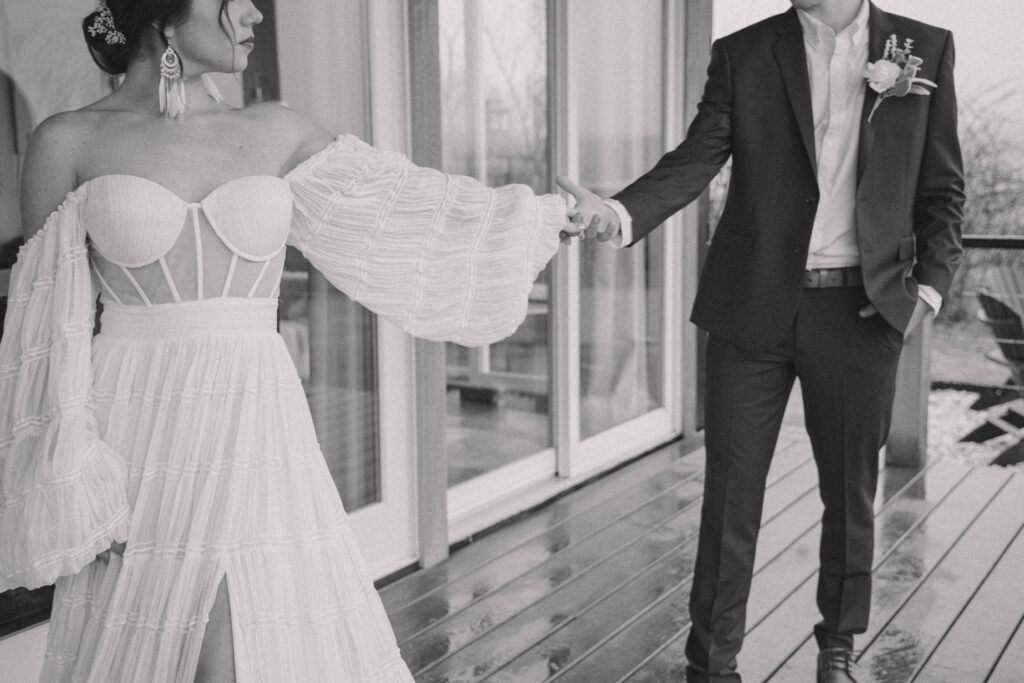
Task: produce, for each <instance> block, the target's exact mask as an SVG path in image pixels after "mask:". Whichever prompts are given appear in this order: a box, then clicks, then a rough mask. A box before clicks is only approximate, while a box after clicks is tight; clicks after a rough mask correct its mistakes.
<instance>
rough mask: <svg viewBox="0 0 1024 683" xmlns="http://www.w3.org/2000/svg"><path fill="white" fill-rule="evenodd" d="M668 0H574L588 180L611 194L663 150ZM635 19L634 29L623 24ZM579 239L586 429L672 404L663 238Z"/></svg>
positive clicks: (583, 168) (595, 430)
mask: <svg viewBox="0 0 1024 683" xmlns="http://www.w3.org/2000/svg"><path fill="white" fill-rule="evenodd" d="M662 4H663V3H662V2H661V1H660V0H640V1H639V2H630V3H624V2H621V1H619V0H570V2H569V17H570V20H569V31H570V35H569V37H568V44H569V64H570V72H569V73H570V75H569V78H570V79H572V81H573V83H574V86H573V88H572V92H573V93H576V94H578V97H579V98H580V99H579V101H577V102H575V103H572V105H571V106H572V111H574V112H576V115H575V117H574V123H575V125H576V126H577V136H578V141H579V146H578V154H579V157H578V169H579V181H580V184H582V185H583V186H584V187H587V188H590V189H591V190H593V191H594V192H596V193H597V194H599V195H601V196H609V195H611V194H613V193H614V192H615V191H617V190H619V189H621V188H623V187H624V186H626V185H627V184H628V183H629V181H630V180H632V179H633V178H636V177H637V176H639V175H640V174H641V173H643V172H644V171H646V170H647V169H648V168H650V166H651V165H653V163H654V162H655V161H656V160H657V159H658V158H659V157H660V156H661V154H662V152H663V150H664V132H663V129H664V120H663V115H662V111H663V98H664V76H663V69H664V60H663V59H662V54H663V50H662V43H663V25H664V19H663V16H662V14H663V9H662ZM623 27H628V29H629V30H623ZM663 239H664V238H663V236H662V235H661V233H660V231H656V232H655V233H654V234H653V235H652V236H651V237H648V238H647V239H645V240H644V241H643V242H641V243H640V244H638V245H637V246H635V247H632V248H629V249H623V250H614V249H610V248H609V247H608V245H606V244H601V243H597V242H594V241H588V240H583V241H582V243H581V245H580V311H579V321H580V361H579V362H580V436H581V438H583V439H587V438H589V437H592V436H594V435H597V434H599V433H602V432H605V431H607V430H609V429H611V428H613V427H616V426H618V425H621V424H624V423H626V422H628V421H630V420H632V419H634V418H637V417H640V416H642V415H645V414H647V413H649V412H651V411H652V410H655V409H657V408H660V407H662V406H664V403H665V394H664V387H663V382H662V378H663V375H664V370H663V366H664V360H665V345H664V342H665V329H664V308H665V296H664V294H665V291H664V281H665V278H664V268H665V265H664V262H665V259H664V247H663Z"/></svg>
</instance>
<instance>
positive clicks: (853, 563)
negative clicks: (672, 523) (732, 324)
mask: <svg viewBox="0 0 1024 683" xmlns="http://www.w3.org/2000/svg"><path fill="white" fill-rule="evenodd" d="M868 303H869V302H868V299H867V295H866V294H865V292H864V290H863V288H862V287H836V288H827V289H804V290H803V292H802V295H801V300H800V303H799V306H798V311H797V315H796V318H795V319H794V321H793V324H792V326H791V327H790V329H789V330H788V331H787V333H786V335H785V337H784V338H783V339H782V340H781V341H779V342H778V343H777V344H776V345H775V346H774V347H772V348H771V349H769V350H768V351H757V352H755V351H749V350H745V349H742V348H739V347H737V346H735V345H733V344H731V343H730V342H728V341H726V340H724V339H722V338H720V337H716V336H714V335H712V336H711V337H710V338H709V340H708V345H707V385H706V386H707V388H706V393H705V420H706V424H705V447H706V451H707V470H706V475H705V482H704V500H703V506H702V511H701V524H700V537H699V545H698V549H697V559H696V565H695V568H694V579H693V585H692V589H691V595H690V617H691V622H692V625H691V630H690V635H689V638H688V641H687V645H686V655H687V659H688V662H689V664H688V666H687V677H688V680H689V681H691V682H696V681H739V680H740V675H739V674H738V673H737V659H736V658H737V655H738V653H739V651H740V647H741V645H742V643H743V636H744V633H745V629H746V604H747V598H748V595H749V592H750V583H751V578H752V573H753V566H754V551H755V546H756V543H757V534H758V530H759V528H760V525H761V510H762V503H763V501H764V489H765V481H766V477H767V474H768V467H769V465H770V463H771V458H772V454H773V452H774V450H775V446H776V442H777V441H778V436H779V429H780V427H781V424H782V418H783V413H784V412H785V408H786V404H787V402H788V399H789V395H790V392H791V390H792V387H793V383H794V380H795V379H799V380H800V387H801V390H802V394H803V404H804V417H805V423H806V427H807V433H808V435H809V437H810V441H811V446H812V449H813V452H814V460H815V463H816V465H817V469H818V481H819V489H820V494H821V499H822V501H823V502H824V512H823V515H822V534H821V547H820V572H819V575H818V592H817V603H818V609H819V611H820V612H821V617H822V620H821V622H820V623H818V624H817V625H816V626H815V628H814V633H815V636H816V638H817V640H818V644H819V646H820V647H837V646H838V647H850V648H852V646H853V636H854V634H856V633H863V632H864V631H865V630H866V628H867V624H868V612H869V609H870V605H871V565H872V556H873V553H874V514H873V507H874V496H875V488H876V485H877V483H878V454H879V450H880V449H881V447H882V446H883V445H884V443H885V440H886V438H887V436H888V432H889V424H890V419H891V412H892V402H893V394H894V391H895V378H896V368H897V364H898V362H899V355H900V351H901V349H902V346H903V335H902V333H901V332H900V331H898V330H896V329H895V328H893V327H892V326H891V325H890V324H889V323H887V322H886V321H885V320H884V319H883V318H882V317H881V316H880V315H877V314H876V315H873V316H871V317H868V318H861V317H860V316H859V314H858V312H859V311H860V310H861V309H862V308H863V307H865V306H867V305H868Z"/></svg>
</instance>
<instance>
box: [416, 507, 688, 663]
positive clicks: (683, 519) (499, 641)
mask: <svg viewBox="0 0 1024 683" xmlns="http://www.w3.org/2000/svg"><path fill="white" fill-rule="evenodd" d="M699 520H700V507H699V506H698V505H694V506H692V507H690V508H688V509H687V510H685V511H683V512H682V513H681V514H680V515H678V516H677V517H676V518H675V519H674V520H672V521H671V522H670V523H668V524H666V525H664V526H663V527H660V528H658V529H657V530H656V531H655V533H653V534H646V535H645V536H644V537H643V538H642V539H641V540H640V541H639V542H638V544H637V546H636V547H635V548H631V549H630V550H629V552H621V553H616V554H615V555H613V556H612V557H610V558H608V560H607V561H606V562H605V563H602V564H601V565H599V566H597V567H595V568H594V569H593V570H592V571H591V572H590V573H589V575H588V576H586V577H581V580H577V581H573V582H570V583H568V584H566V585H565V586H562V587H560V588H559V589H558V590H556V591H555V592H554V593H553V594H552V595H551V596H549V597H547V598H546V599H545V600H544V601H543V602H538V603H535V604H534V605H531V606H530V607H528V608H526V609H525V610H523V611H522V612H520V613H519V614H517V615H515V616H514V617H513V618H511V619H509V620H508V621H506V622H505V623H503V624H501V625H500V626H499V627H498V628H495V629H493V630H491V631H490V632H488V633H486V634H485V635H484V636H482V637H481V638H479V639H478V640H477V641H475V642H474V643H473V644H472V647H467V648H464V649H463V650H461V651H459V652H456V653H454V655H453V656H451V657H450V658H448V659H447V660H445V661H443V662H440V663H439V665H438V666H435V667H432V668H431V669H429V670H428V671H426V672H422V673H421V674H420V675H419V679H420V680H421V681H424V682H425V683H440V682H442V681H466V682H468V681H474V680H479V679H481V678H483V677H485V676H487V675H488V674H490V673H491V672H493V671H494V670H496V669H498V668H500V667H501V666H502V665H504V664H505V663H507V662H508V661H510V660H511V659H513V658H514V657H516V656H517V655H519V654H520V653H521V652H522V651H523V650H525V649H526V648H528V647H529V646H530V645H532V644H533V643H536V642H538V641H540V640H542V639H543V638H544V637H545V636H546V635H548V634H549V633H551V632H552V631H554V630H556V629H558V628H559V627H560V626H561V625H563V624H564V623H566V622H567V621H569V620H571V619H574V618H576V616H577V614H578V613H579V611H580V610H581V609H584V608H585V606H586V605H588V604H590V603H591V602H594V601H600V600H601V599H603V598H606V597H607V596H609V595H611V594H612V593H614V592H615V591H618V590H620V589H621V587H622V586H623V585H624V584H626V583H627V582H628V581H630V580H631V579H632V578H633V577H635V576H636V575H637V574H639V573H641V572H642V571H644V570H645V569H647V568H648V567H650V566H651V564H652V563H654V562H659V561H663V560H662V558H665V557H666V556H668V557H673V558H679V557H682V556H683V553H685V550H684V548H685V547H686V545H687V544H689V543H691V542H692V540H693V538H694V537H695V535H696V531H697V528H698V526H697V525H698V523H699ZM664 561H668V562H670V560H664ZM676 566H677V567H678V569H677V571H678V572H681V573H682V572H685V571H686V570H687V567H688V566H689V565H688V564H687V563H686V562H685V561H679V562H677V564H676Z"/></svg>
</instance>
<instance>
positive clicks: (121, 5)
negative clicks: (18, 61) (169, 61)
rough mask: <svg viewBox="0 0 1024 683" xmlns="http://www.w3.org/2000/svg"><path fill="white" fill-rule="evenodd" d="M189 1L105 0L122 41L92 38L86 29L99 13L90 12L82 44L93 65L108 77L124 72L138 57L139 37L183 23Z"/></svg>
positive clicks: (100, 36) (101, 35)
mask: <svg viewBox="0 0 1024 683" xmlns="http://www.w3.org/2000/svg"><path fill="white" fill-rule="evenodd" d="M192 2H193V0H106V4H107V7H109V8H110V14H111V16H112V17H113V19H114V29H115V30H117V31H120V32H121V33H122V34H124V42H123V43H121V42H118V43H108V42H107V34H106V33H99V34H97V35H92V34H91V33H90V32H89V27H90V26H93V24H94V23H95V22H96V21H97V19H98V18H99V14H100V11H99V9H97V10H96V11H94V12H91V13H90V14H89V15H88V16H86V17H85V19H83V20H82V32H83V33H84V34H85V44H86V45H87V46H88V47H89V53H90V54H91V55H92V59H93V61H94V62H96V65H97V66H99V67H100V68H101V69H103V70H104V71H106V72H107V73H108V74H111V75H114V76H119V75H121V74H123V73H125V72H126V71H128V65H129V64H130V63H131V62H132V60H133V59H135V57H136V56H137V55H138V53H139V48H140V47H141V45H142V36H143V34H144V32H145V30H146V27H148V26H156V27H157V29H158V30H159V31H160V34H161V39H162V36H163V30H164V28H165V27H166V26H168V25H175V24H178V23H180V22H181V21H183V20H184V19H185V18H186V17H187V16H188V12H189V9H190V8H191V6H192ZM227 3H228V0H221V3H220V10H221V23H222V24H223V21H224V13H225V6H226V5H227Z"/></svg>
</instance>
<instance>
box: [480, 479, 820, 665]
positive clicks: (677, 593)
mask: <svg viewBox="0 0 1024 683" xmlns="http://www.w3.org/2000/svg"><path fill="white" fill-rule="evenodd" d="M814 479H815V475H814V471H813V468H810V469H807V468H803V467H801V468H800V469H799V470H797V471H795V472H794V473H793V474H792V475H790V476H786V477H783V478H782V479H780V480H777V481H776V482H773V485H771V486H769V488H768V489H767V492H766V499H765V508H766V509H768V510H780V511H781V509H784V508H785V504H784V503H782V502H781V501H786V500H792V499H793V498H794V497H796V493H795V492H796V491H798V490H801V489H802V490H803V491H804V492H806V491H808V490H810V489H811V488H813V486H814ZM780 508H781V509H780ZM780 520H781V521H780ZM782 521H785V518H784V516H783V515H781V514H775V515H774V516H773V517H772V518H771V519H769V520H767V521H766V524H765V529H771V530H772V531H771V532H770V533H779V534H783V533H784V532H783V530H782V529H775V527H776V526H778V525H781V524H782ZM695 554H696V543H688V544H687V545H686V546H685V547H683V548H681V549H680V552H679V553H678V554H673V555H672V556H668V557H666V558H664V559H663V561H660V562H658V563H656V564H655V565H653V566H652V567H651V568H650V570H648V571H645V572H644V573H643V574H641V575H639V576H637V577H636V578H635V579H634V580H632V581H630V582H629V583H628V584H627V585H625V586H623V587H622V588H621V589H620V590H619V591H617V592H615V593H613V594H611V595H609V596H607V597H606V598H604V599H602V600H601V601H599V602H597V603H594V604H593V605H591V606H590V607H589V608H588V609H586V610H584V611H582V612H581V613H580V614H578V615H577V616H576V618H574V619H573V620H572V621H571V622H569V623H568V624H567V625H566V626H565V627H564V628H562V629H559V630H557V631H555V632H554V633H552V634H551V635H550V636H548V637H547V638H545V639H543V640H542V641H540V642H538V643H536V644H534V645H533V646H532V647H530V648H529V649H528V650H526V651H525V652H524V653H523V654H521V655H520V656H518V657H516V658H515V659H514V660H512V661H511V662H510V663H509V664H507V665H506V666H505V667H503V668H502V669H501V670H499V671H498V672H497V674H495V675H494V676H493V677H492V678H490V679H488V680H493V681H516V682H520V681H523V682H526V681H540V680H547V679H548V678H551V677H558V673H559V672H561V671H566V672H567V673H566V674H565V676H566V678H565V680H582V679H581V678H579V677H578V676H577V675H576V674H575V673H573V671H572V669H571V668H570V667H572V665H573V664H574V662H576V661H578V660H579V659H580V658H582V657H586V656H588V655H591V654H592V653H594V652H596V651H598V648H600V647H601V646H602V645H603V643H604V641H605V640H606V639H607V638H608V637H609V636H610V635H612V634H614V633H615V632H617V631H618V630H619V629H620V628H621V626H623V625H624V624H628V623H630V622H631V621H633V620H634V619H635V618H636V616H637V615H639V614H643V613H644V612H645V610H646V608H647V606H649V605H655V604H657V605H658V606H659V607H660V608H662V609H661V610H660V611H659V614H661V613H665V614H674V615H677V616H678V617H679V619H685V618H686V602H687V598H688V594H689V582H690V579H691V578H692V565H693V559H694V556H695ZM681 625H682V624H680V626H681Z"/></svg>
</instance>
